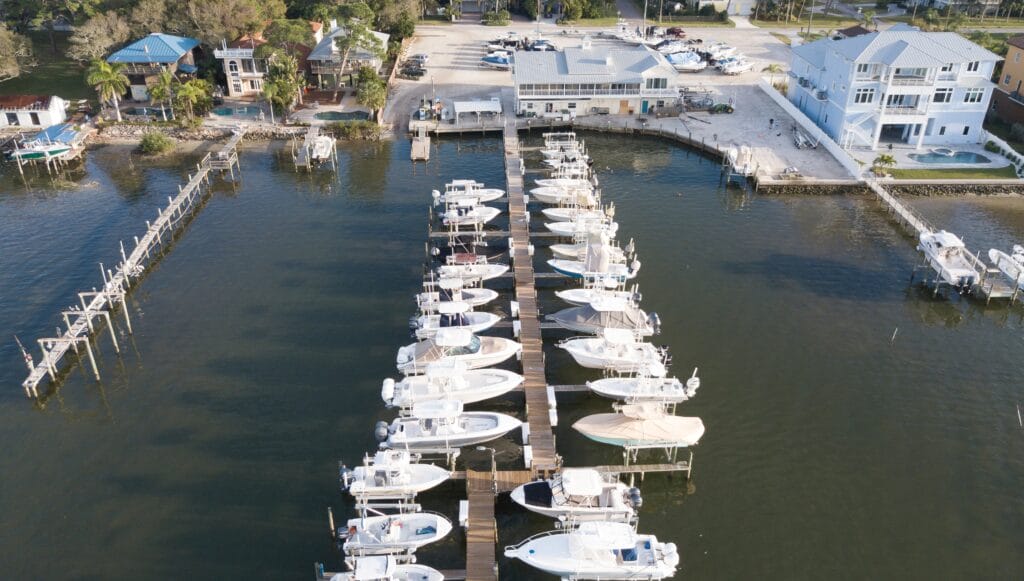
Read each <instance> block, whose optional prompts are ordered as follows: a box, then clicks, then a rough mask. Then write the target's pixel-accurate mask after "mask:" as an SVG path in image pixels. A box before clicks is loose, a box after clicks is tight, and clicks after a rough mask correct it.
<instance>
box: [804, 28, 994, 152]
mask: <svg viewBox="0 0 1024 581" xmlns="http://www.w3.org/2000/svg"><path fill="white" fill-rule="evenodd" d="M1000 60H1002V59H1001V57H999V56H998V55H996V54H994V53H992V52H989V51H988V50H986V49H984V48H982V47H980V46H978V45H976V44H974V43H973V42H971V41H969V40H967V39H965V38H964V37H962V36H960V35H959V34H956V33H952V32H921V31H920V30H917V29H916V28H912V27H908V26H896V27H893V28H891V29H889V30H886V31H882V32H876V33H873V34H865V35H862V36H856V37H854V38H846V39H842V40H830V39H823V40H818V41H815V42H812V43H809V44H805V45H801V46H798V47H795V48H794V49H793V61H792V64H791V70H790V76H791V78H790V81H789V88H788V94H787V97H788V98H789V100H790V101H792V102H793V104H795V105H796V106H797V107H798V108H799V109H800V110H801V111H803V112H804V114H806V115H807V116H808V117H809V118H810V119H811V120H812V121H813V122H815V123H816V124H817V125H818V126H819V127H821V128H822V129H823V130H824V131H825V132H826V133H828V134H829V136H831V137H832V139H834V140H835V141H836V142H837V143H839V144H840V145H841V146H842V147H844V148H853V147H866V148H871V149H876V148H878V147H879V145H880V144H894V143H900V144H909V145H911V146H913V147H915V148H920V147H922V146H923V145H944V144H952V143H975V142H977V141H978V139H979V138H980V132H981V131H982V123H983V122H984V120H985V112H986V111H987V109H988V103H989V99H990V98H991V96H992V91H993V88H994V87H995V84H994V83H992V81H990V80H989V79H990V78H991V77H992V74H993V70H994V68H995V66H996V63H997V62H998V61H1000Z"/></svg>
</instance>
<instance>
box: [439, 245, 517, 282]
mask: <svg viewBox="0 0 1024 581" xmlns="http://www.w3.org/2000/svg"><path fill="white" fill-rule="evenodd" d="M506 272H508V265H507V264H499V263H491V262H490V261H488V259H487V257H486V256H483V255H479V254H472V253H470V252H459V253H456V254H452V255H449V256H448V257H447V258H446V259H445V264H443V265H441V266H439V267H437V274H438V278H458V279H461V280H462V282H463V284H466V283H467V282H479V281H485V280H490V279H492V278H497V277H499V276H501V275H503V274H505V273H506Z"/></svg>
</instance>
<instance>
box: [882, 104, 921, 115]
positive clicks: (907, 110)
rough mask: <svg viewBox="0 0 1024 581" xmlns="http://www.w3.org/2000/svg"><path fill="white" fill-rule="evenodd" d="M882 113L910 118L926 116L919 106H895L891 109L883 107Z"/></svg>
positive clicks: (890, 107)
mask: <svg viewBox="0 0 1024 581" xmlns="http://www.w3.org/2000/svg"><path fill="white" fill-rule="evenodd" d="M882 113H883V114H885V115H897V116H910V115H924V114H925V111H924V109H921V108H919V107H917V106H911V105H908V106H906V107H900V106H898V105H893V106H889V107H883V108H882Z"/></svg>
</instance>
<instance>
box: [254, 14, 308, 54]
mask: <svg viewBox="0 0 1024 581" xmlns="http://www.w3.org/2000/svg"><path fill="white" fill-rule="evenodd" d="M263 38H264V39H265V40H266V41H267V44H269V45H271V46H283V47H287V46H295V45H298V44H302V45H305V46H308V47H310V48H312V46H313V30H312V29H311V28H310V27H309V22H307V21H305V20H274V21H271V23H270V24H269V25H267V27H266V28H265V29H263Z"/></svg>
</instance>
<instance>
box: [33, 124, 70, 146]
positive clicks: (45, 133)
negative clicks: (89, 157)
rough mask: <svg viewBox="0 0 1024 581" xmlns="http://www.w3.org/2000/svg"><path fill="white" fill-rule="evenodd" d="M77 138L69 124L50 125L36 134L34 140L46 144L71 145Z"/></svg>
mask: <svg viewBox="0 0 1024 581" xmlns="http://www.w3.org/2000/svg"><path fill="white" fill-rule="evenodd" d="M76 137H78V132H77V131H75V129H74V126H73V125H71V124H70V123H60V124H57V125H51V126H49V127H47V128H46V129H43V130H42V131H40V132H39V133H37V134H36V136H35V139H38V140H39V141H46V142H58V143H71V142H72V141H74V140H75V138H76Z"/></svg>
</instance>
